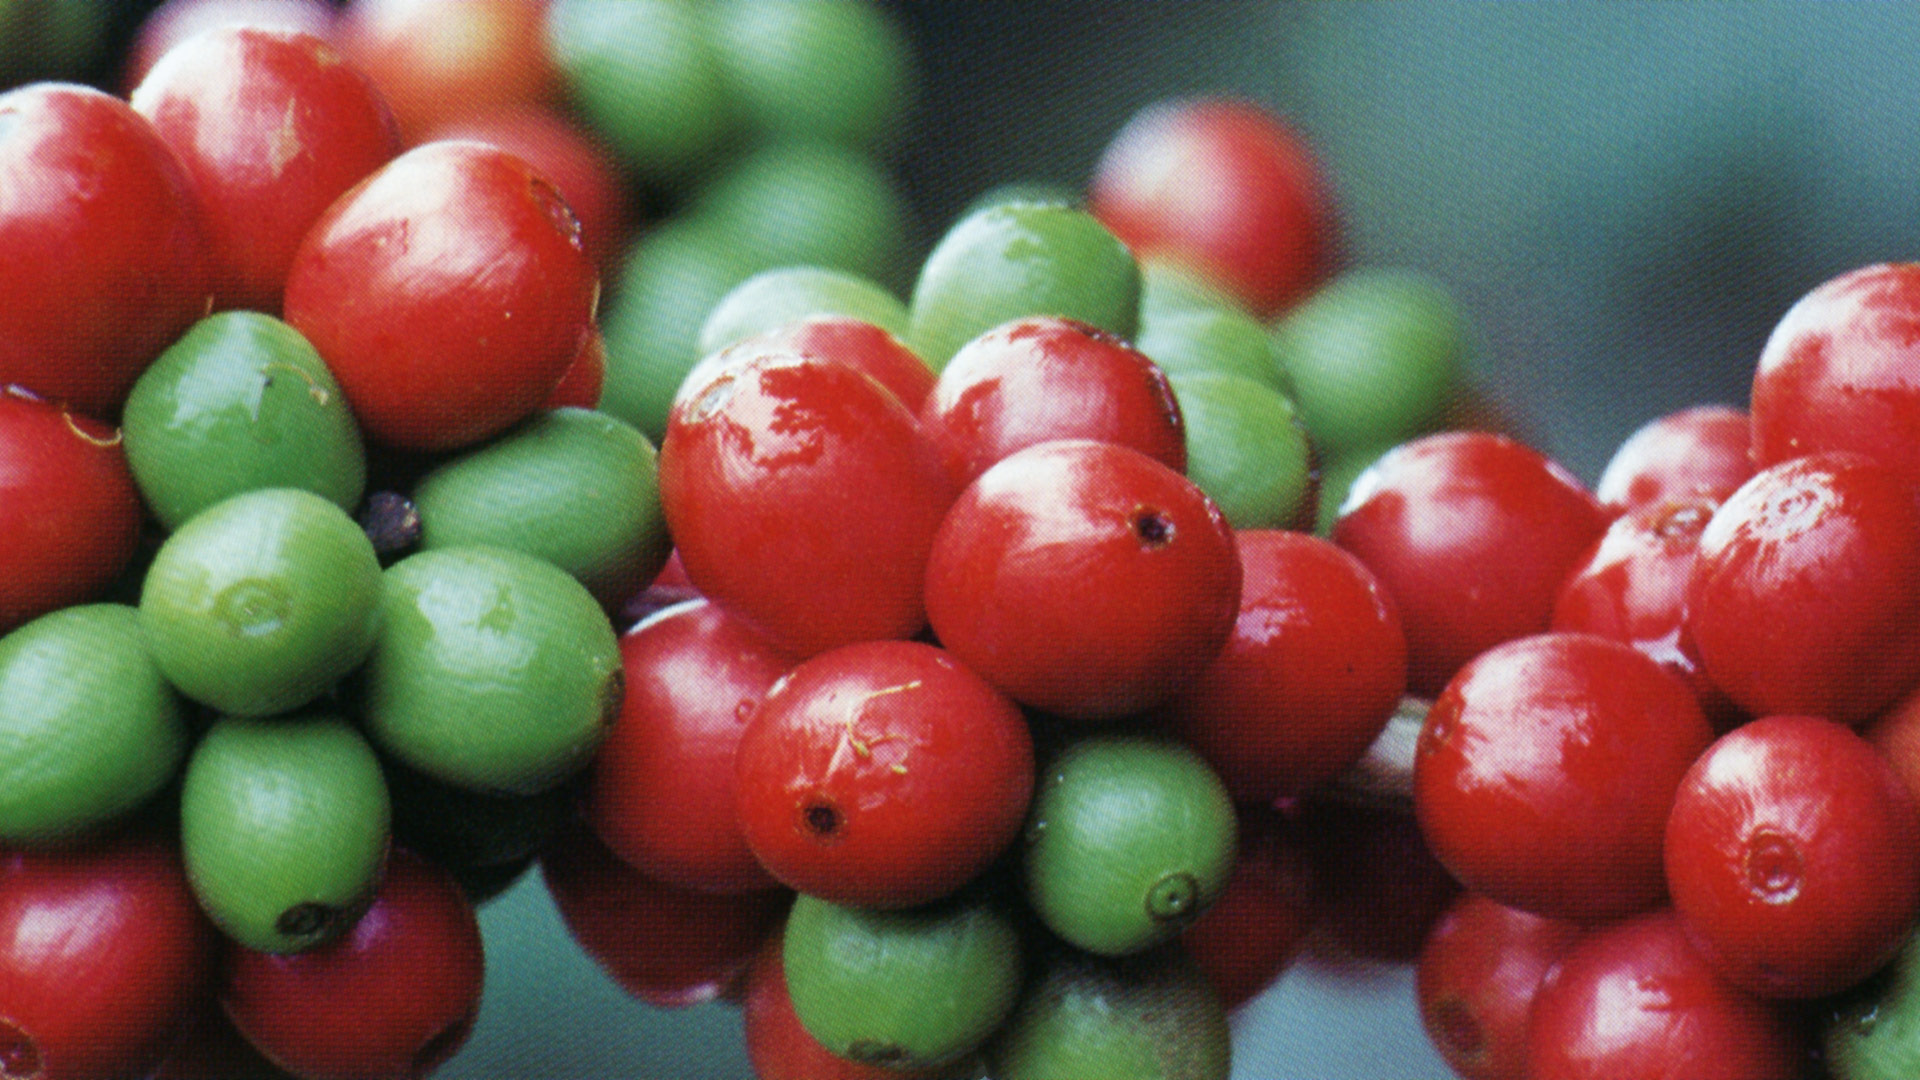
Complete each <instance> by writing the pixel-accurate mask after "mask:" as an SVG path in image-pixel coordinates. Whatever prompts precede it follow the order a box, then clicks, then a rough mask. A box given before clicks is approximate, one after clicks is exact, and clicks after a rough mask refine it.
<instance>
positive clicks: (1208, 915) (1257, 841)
mask: <svg viewBox="0 0 1920 1080" xmlns="http://www.w3.org/2000/svg"><path fill="white" fill-rule="evenodd" d="M1237 820H1238V831H1239V839H1240V845H1239V852H1238V854H1237V855H1235V856H1234V862H1233V874H1232V876H1230V877H1229V878H1228V879H1227V887H1226V888H1225V889H1223V890H1221V892H1220V898H1219V899H1218V900H1215V901H1214V902H1213V906H1212V907H1209V908H1208V909H1207V910H1206V911H1204V912H1202V913H1201V915H1200V917H1199V918H1198V919H1195V920H1194V921H1193V923H1192V925H1190V926H1188V927H1187V928H1186V929H1185V930H1183V931H1181V933H1180V938H1179V941H1180V950H1181V951H1182V952H1185V953H1186V954H1187V956H1188V957H1189V958H1191V959H1192V960H1193V963H1194V966H1195V967H1197V968H1199V969H1200V971H1201V973H1202V974H1204V975H1205V976H1206V977H1207V981H1208V982H1209V983H1211V984H1212V985H1213V988H1214V990H1215V992H1216V993H1218V994H1219V995H1220V1004H1221V1007H1223V1008H1225V1009H1227V1010H1229V1011H1231V1010H1233V1009H1237V1008H1239V1007H1240V1006H1241V1005H1244V1004H1246V1003H1247V1002H1248V1001H1250V1000H1252V999H1253V997H1254V996H1255V995H1257V994H1259V993H1260V992H1261V991H1262V990H1265V989H1266V988H1267V987H1268V986H1270V985H1272V983H1273V981H1274V980H1275V979H1277V978H1279V977H1280V974H1281V972H1283V971H1285V970H1286V969H1287V966H1288V965H1289V964H1291V963H1292V962H1293V960H1294V958H1295V957H1296V956H1297V955H1299V952H1300V946H1301V945H1302V944H1303V943H1304V942H1305V940H1306V937H1307V934H1308V933H1309V932H1310V931H1311V930H1312V929H1313V916H1314V911H1313V888H1312V878H1313V870H1312V866H1311V864H1310V863H1309V862H1308V860H1307V854H1306V850H1305V848H1304V847H1303V846H1302V845H1301V843H1300V841H1299V840H1298V838H1296V837H1294V836H1292V835H1291V834H1290V833H1289V832H1288V831H1287V830H1286V827H1285V822H1284V820H1283V819H1282V818H1281V817H1280V815H1279V814H1277V813H1275V812H1274V811H1272V810H1270V809H1268V808H1265V807H1242V808H1239V809H1238V810H1237Z"/></svg>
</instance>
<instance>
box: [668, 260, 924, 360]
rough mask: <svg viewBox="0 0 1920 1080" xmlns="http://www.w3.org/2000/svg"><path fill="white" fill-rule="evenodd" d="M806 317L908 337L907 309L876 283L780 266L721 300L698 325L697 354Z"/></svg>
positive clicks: (837, 273)
mask: <svg viewBox="0 0 1920 1080" xmlns="http://www.w3.org/2000/svg"><path fill="white" fill-rule="evenodd" d="M810 315H846V316H849V317H851V318H855V319H860V320H863V321H865V322H870V323H872V324H873V325H875V326H878V327H879V328H881V329H882V330H885V331H887V332H888V333H890V334H892V335H893V336H894V337H898V338H904V337H906V335H907V305H905V304H903V303H901V302H900V298H899V297H896V296H894V295H893V294H892V293H890V292H888V291H887V290H886V289H885V288H884V287H882V286H881V285H879V284H878V283H877V282H874V281H871V280H868V279H867V278H863V277H861V276H860V275H858V274H849V273H847V272H846V271H844V270H829V269H827V268H826V267H824V266H783V267H780V268H778V269H775V270H765V271H762V272H760V273H758V274H755V275H754V276H752V277H750V278H748V279H747V280H745V281H743V282H741V283H740V284H739V285H736V286H734V288H733V291H731V292H729V293H727V295H725V296H723V297H721V298H720V302H719V303H717V304H715V305H714V306H713V310H712V311H710V312H708V313H707V321H706V323H705V324H703V325H702V326H701V327H700V347H699V352H700V355H701V356H702V357H707V356H711V355H713V354H714V353H716V352H718V351H720V350H721V349H724V348H726V347H727V346H729V345H732V344H733V343H735V342H737V341H744V340H745V339H747V338H750V337H754V336H755V335H758V334H764V333H766V332H768V331H770V330H778V329H779V328H781V327H783V326H786V325H787V324H789V323H794V322H798V321H800V320H801V319H804V318H807V317H808V316H810Z"/></svg>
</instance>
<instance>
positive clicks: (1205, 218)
mask: <svg viewBox="0 0 1920 1080" xmlns="http://www.w3.org/2000/svg"><path fill="white" fill-rule="evenodd" d="M1088 202H1089V204H1090V205H1091V207H1092V209H1093V212H1094V213H1095V214H1096V215H1098V216H1099V218H1100V220H1101V221H1102V222H1104V223H1105V224H1106V225H1107V227H1108V228H1110V229H1112V230H1113V231H1114V233H1115V234H1116V235H1118V236H1119V237H1120V238H1121V239H1122V240H1123V241H1125V242H1126V244H1127V246H1128V247H1130V248H1132V249H1133V250H1134V251H1136V252H1139V253H1140V254H1141V255H1142V256H1156V257H1160V258H1166V259H1171V260H1175V261H1178V262H1181V263H1184V264H1186V265H1188V266H1191V267H1192V268H1193V269H1195V270H1197V271H1198V272H1200V273H1201V274H1203V275H1205V276H1206V277H1208V278H1210V279H1212V280H1213V281H1215V282H1216V283H1217V284H1218V285H1219V286H1220V287H1222V288H1224V289H1226V290H1227V291H1229V292H1231V293H1232V294H1233V295H1234V296H1235V297H1236V298H1237V299H1238V300H1239V301H1240V302H1241V303H1243V304H1245V305H1246V306H1247V307H1248V308H1249V309H1251V310H1252V311H1253V313H1254V314H1256V315H1258V316H1260V317H1262V318H1267V317H1271V316H1272V315H1274V314H1276V313H1278V312H1279V311H1281V310H1282V309H1284V308H1286V307H1288V306H1290V305H1291V304H1292V303H1293V302H1294V301H1296V300H1298V299H1299V298H1300V297H1302V296H1305V295H1306V294H1307V293H1308V292H1310V291H1312V289H1313V288H1314V287H1315V286H1317V285H1319V284H1320V282H1321V281H1322V280H1323V279H1324V278H1325V277H1326V275H1327V274H1328V273H1329V272H1330V270H1331V268H1332V265H1333V262H1334V258H1335V247H1336V244H1337V239H1338V238H1337V236H1336V235H1335V233H1336V229H1337V222H1336V220H1335V216H1334V208H1333V206H1332V195H1331V192H1329V191H1328V189H1327V185H1326V182H1325V180H1324V179H1323V178H1322V177H1321V175H1320V170H1319V166H1318V163H1317V162H1316V161H1315V160H1314V156H1313V151H1312V150H1311V149H1310V148H1309V147H1308V146H1307V145H1306V143H1305V142H1304V141H1302V140H1301V138H1300V137H1299V136H1298V135H1297V134H1295V133H1294V132H1293V131H1292V130H1291V129H1290V128H1289V127H1287V125H1286V124H1284V123H1283V122H1282V121H1281V120H1280V119H1279V118H1278V117H1276V116H1274V115H1272V114H1271V113H1269V112H1268V111H1266V110H1265V109H1264V108H1262V107H1260V106H1259V105H1256V104H1254V103H1252V102H1247V101H1236V100H1231V99H1224V98H1192V99H1186V100H1171V101H1164V102H1161V103H1158V104H1156V105H1152V106H1149V107H1148V108H1146V109H1143V110H1141V111H1140V112H1139V113H1136V114H1135V115H1134V117H1133V119H1131V120H1129V121H1128V122H1127V125H1126V126H1125V127H1123V128H1121V129H1120V132H1119V134H1117V135H1115V136H1114V137H1113V141H1112V142H1111V143H1109V144H1108V146H1107V148H1106V151H1105V152H1104V153H1103V154H1102V156H1101V158H1100V161H1099V163H1098V164H1097V165H1095V166H1094V176H1093V181H1092V184H1091V186H1090V189H1089V192H1088Z"/></svg>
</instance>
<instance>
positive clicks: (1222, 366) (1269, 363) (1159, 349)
mask: <svg viewBox="0 0 1920 1080" xmlns="http://www.w3.org/2000/svg"><path fill="white" fill-rule="evenodd" d="M1133 347H1134V348H1136V349H1139V350H1140V351H1141V352H1143V353H1145V354H1147V357H1148V358H1149V359H1151V360H1152V361H1153V362H1154V363H1156V364H1159V365H1160V367H1161V369H1162V370H1164V371H1165V372H1166V373H1167V374H1169V375H1177V374H1181V373H1185V372H1194V373H1199V372H1211V373H1213V374H1217V375H1234V376H1238V377H1239V378H1242V379H1251V380H1253V381H1254V382H1257V383H1260V384H1261V385H1263V386H1266V387H1268V388H1270V389H1273V390H1277V391H1279V392H1280V393H1282V394H1284V393H1286V392H1287V387H1288V383H1287V372H1286V369H1285V368H1283V367H1281V366H1280V358H1279V357H1278V356H1276V355H1274V351H1273V339H1272V338H1271V337H1270V336H1269V335H1268V333H1267V328H1266V327H1264V326H1262V325H1260V320H1258V319H1256V318H1254V317H1253V316H1251V315H1248V314H1247V313H1246V312H1244V311H1238V310H1236V309H1233V308H1225V307H1217V308H1216V307H1194V308H1185V309H1180V310H1175V311H1167V312H1161V313H1157V314H1153V315H1151V316H1142V318H1141V320H1140V336H1139V337H1138V338H1136V339H1135V340H1134V343H1133Z"/></svg>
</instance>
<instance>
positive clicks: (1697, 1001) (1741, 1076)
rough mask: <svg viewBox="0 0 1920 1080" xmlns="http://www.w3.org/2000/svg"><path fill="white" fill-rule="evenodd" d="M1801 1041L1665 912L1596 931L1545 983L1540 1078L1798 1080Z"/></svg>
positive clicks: (1535, 1057)
mask: <svg viewBox="0 0 1920 1080" xmlns="http://www.w3.org/2000/svg"><path fill="white" fill-rule="evenodd" d="M1805 1059H1806V1047H1805V1045H1804V1039H1803V1038H1802V1036H1801V1034H1800V1032H1799V1031H1798V1030H1797V1029H1796V1025H1795V1024H1794V1023H1793V1021H1792V1020H1791V1019H1790V1017H1789V1016H1788V1014H1787V1013H1786V1012H1785V1011H1784V1010H1782V1009H1781V1008H1780V1007H1779V1006H1777V1005H1775V1004H1773V1003H1771V1002H1767V1001H1764V1000H1762V999H1760V998H1756V997H1754V996H1753V995H1751V994H1748V993H1747V992H1745V991H1743V990H1739V989H1736V988H1735V987H1733V986H1732V985H1730V984H1728V983H1726V982H1724V981H1722V980H1721V979H1720V977H1719V976H1718V975H1716V974H1714V971H1713V969H1712V967H1710V966H1709V965H1708V964H1707V962H1706V961H1705V960H1704V959H1702V958H1701V957H1700V956H1699V954H1698V953H1696V952H1694V950H1693V947H1692V946H1690V945H1688V944H1687V938H1686V933H1685V932H1684V931H1683V930H1682V929H1681V927H1680V923H1679V920H1678V919H1677V918H1675V917H1674V914H1673V912H1672V911H1670V910H1667V909H1661V910H1659V911H1654V912H1649V913H1647V914H1645V915H1640V916H1638V917H1636V918H1633V919H1629V920H1626V921H1624V922H1620V923H1616V924H1614V925H1612V926H1608V927H1604V928H1601V929H1596V930H1593V931H1591V932H1589V933H1588V934H1587V935H1586V936H1585V937H1583V938H1581V939H1580V940H1578V941H1577V942H1575V943H1574V945H1573V946H1572V948H1571V949H1569V950H1568V951H1567V952H1566V953H1564V954H1563V955H1562V956H1561V958H1560V960H1559V962H1558V963H1557V964H1555V966H1554V967H1553V968H1551V969H1550V970H1549V971H1548V972H1547V974H1546V975H1545V976H1544V977H1543V978H1542V980H1541V982H1540V986H1539V990H1538V992H1537V993H1536V994H1535V996H1534V1000H1533V1012H1532V1016H1531V1017H1530V1018H1529V1020H1528V1024H1527V1060H1528V1068H1529V1069H1531V1070H1532V1071H1531V1073H1530V1074H1529V1075H1530V1076H1531V1077H1532V1078H1533V1080H1664V1078H1667V1077H1682V1076H1684V1077H1688V1078H1690V1080H1794V1078H1795V1077H1799V1076H1801V1075H1802V1067H1803V1064H1804V1062H1805Z"/></svg>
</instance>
